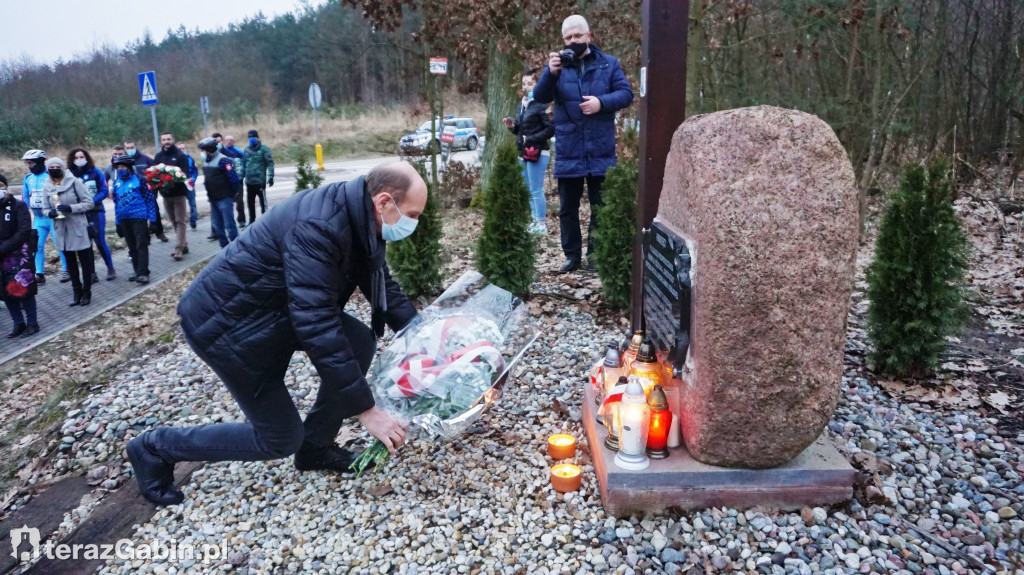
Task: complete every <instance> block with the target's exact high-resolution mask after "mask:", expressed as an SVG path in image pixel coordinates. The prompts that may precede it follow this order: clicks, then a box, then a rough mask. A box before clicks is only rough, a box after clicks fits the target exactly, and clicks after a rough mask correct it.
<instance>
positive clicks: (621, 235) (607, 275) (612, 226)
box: [593, 130, 640, 309]
mask: <svg viewBox="0 0 1024 575" xmlns="http://www.w3.org/2000/svg"><path fill="white" fill-rule="evenodd" d="M621 143H622V144H623V145H622V148H624V149H625V150H626V151H630V152H633V153H620V154H619V158H620V159H619V163H618V164H617V165H616V166H615V167H614V168H612V169H610V170H608V172H607V173H606V174H605V179H604V185H603V186H602V187H601V197H602V199H603V200H604V207H603V208H600V209H598V212H597V229H596V230H594V237H595V241H594V256H593V260H594V264H595V265H596V267H597V275H598V276H599V277H600V278H601V293H603V294H604V299H605V301H606V302H608V304H609V305H611V306H612V307H617V308H620V309H624V308H626V307H628V306H629V291H630V289H629V288H630V284H631V279H632V265H633V243H634V242H635V238H636V195H637V187H638V184H639V173H640V171H639V164H638V163H637V159H636V153H635V149H634V148H635V147H636V131H635V130H631V131H629V132H627V133H626V134H624V135H623V138H622V142H621ZM594 209H597V208H596V206H595V208H594Z"/></svg>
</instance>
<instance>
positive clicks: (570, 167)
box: [533, 14, 633, 273]
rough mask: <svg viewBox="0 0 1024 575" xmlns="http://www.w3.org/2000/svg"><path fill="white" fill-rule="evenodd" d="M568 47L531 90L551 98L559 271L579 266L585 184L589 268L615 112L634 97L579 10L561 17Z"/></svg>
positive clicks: (611, 157)
mask: <svg viewBox="0 0 1024 575" xmlns="http://www.w3.org/2000/svg"><path fill="white" fill-rule="evenodd" d="M562 40H563V41H564V42H565V46H566V49H565V50H563V51H561V52H552V53H551V54H549V55H548V65H547V66H546V67H545V68H544V72H543V73H542V74H541V76H540V80H538V81H537V85H536V87H534V89H533V98H534V100H536V101H537V102H539V103H541V104H546V103H548V102H554V116H555V117H554V120H555V179H557V180H558V198H559V203H560V204H561V207H560V209H559V213H558V219H559V223H560V224H561V229H562V232H561V240H562V252H563V253H565V264H564V265H562V268H561V270H560V271H561V272H562V273H567V272H571V271H575V270H577V269H579V268H580V263H581V261H582V255H583V254H582V251H583V235H582V233H581V231H580V200H581V199H582V197H583V185H584V183H586V187H587V199H588V200H589V201H590V206H591V210H590V225H589V227H588V228H587V229H588V238H587V257H588V261H587V267H586V269H587V270H588V271H594V268H593V265H592V264H591V262H590V261H589V257H590V254H592V253H593V251H594V240H593V231H594V229H595V228H597V213H596V209H595V207H597V206H603V205H604V202H602V201H601V184H602V182H604V174H605V172H606V171H607V170H608V168H610V167H612V166H614V165H615V162H616V158H615V112H617V111H619V110H621V109H623V108H625V107H626V106H628V105H629V104H630V102H632V101H633V89H632V88H631V87H630V85H629V80H627V79H626V75H625V74H624V73H623V72H622V66H621V65H620V64H619V60H618V59H617V58H615V57H614V56H610V55H608V54H605V53H604V52H602V51H601V50H599V49H598V48H597V46H594V45H593V44H591V40H592V37H591V34H590V27H589V26H588V25H587V20H586V19H585V18H584V17H583V16H580V15H578V14H574V15H572V16H569V17H568V18H566V19H565V21H564V22H562Z"/></svg>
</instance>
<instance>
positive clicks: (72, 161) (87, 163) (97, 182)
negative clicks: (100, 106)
mask: <svg viewBox="0 0 1024 575" xmlns="http://www.w3.org/2000/svg"><path fill="white" fill-rule="evenodd" d="M68 165H69V166H71V173H72V174H74V176H75V177H76V178H78V179H79V180H82V183H84V184H85V187H86V189H88V190H89V193H91V194H92V203H93V208H92V210H90V211H89V212H88V213H87V214H85V215H86V217H87V218H88V219H89V226H90V227H92V229H93V230H94V232H95V234H94V236H93V238H92V239H93V241H94V242H96V249H97V250H99V252H100V255H101V256H103V262H104V263H106V264H107V281H110V280H113V279H115V278H117V273H116V272H115V271H114V260H113V258H111V257H110V246H108V245H107V234H106V231H107V212H106V211H105V210H104V209H103V200H105V199H106V198H107V196H108V195H109V193H110V192H109V190H108V189H107V179H106V178H105V177H104V176H103V172H102V171H100V169H99V168H97V167H96V164H94V163H93V161H92V156H91V155H89V152H87V151H86V150H85V148H72V149H71V151H70V152H68ZM95 275H96V274H95V273H94V274H93V276H94V277H93V278H92V281H93V283H96V282H98V281H99V278H98V277H95Z"/></svg>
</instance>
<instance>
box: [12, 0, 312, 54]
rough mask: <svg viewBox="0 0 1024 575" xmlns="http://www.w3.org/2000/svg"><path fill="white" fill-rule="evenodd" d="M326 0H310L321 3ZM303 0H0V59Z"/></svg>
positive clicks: (222, 23)
mask: <svg viewBox="0 0 1024 575" xmlns="http://www.w3.org/2000/svg"><path fill="white" fill-rule="evenodd" d="M323 2H324V0H310V4H313V5H319V4H322V3H323ZM301 4H302V2H301V0H170V1H167V0H158V1H154V0H128V1H120V2H119V1H117V0H114V1H100V0H42V1H39V2H38V3H36V1H33V0H0V60H12V59H20V58H21V56H22V55H23V54H27V55H28V56H30V57H31V58H32V59H33V60H34V61H35V62H37V63H40V64H49V63H52V62H54V61H55V60H57V59H58V58H63V59H64V60H70V59H72V58H73V57H75V56H82V55H85V54H88V53H89V52H92V51H93V49H94V48H99V47H101V46H103V45H111V46H114V47H116V48H118V49H121V48H124V47H125V45H126V44H128V43H129V42H131V41H133V40H136V39H138V38H141V37H142V35H143V34H144V33H145V31H146V30H147V29H148V30H149V33H150V34H151V36H152V38H153V41H154V42H159V41H160V40H162V39H164V38H165V37H166V36H167V30H168V29H169V28H170V29H177V28H178V26H180V25H182V24H184V25H185V27H186V28H188V29H189V30H194V29H195V28H196V27H198V28H199V29H200V30H203V31H206V30H215V29H217V28H225V27H227V25H228V24H230V23H232V22H240V21H241V20H242V19H244V18H245V17H246V16H254V15H256V14H257V13H259V12H261V11H262V12H263V13H264V14H266V15H267V16H268V17H273V16H275V15H280V14H285V13H288V12H291V11H293V10H295V8H296V7H297V6H299V5H301Z"/></svg>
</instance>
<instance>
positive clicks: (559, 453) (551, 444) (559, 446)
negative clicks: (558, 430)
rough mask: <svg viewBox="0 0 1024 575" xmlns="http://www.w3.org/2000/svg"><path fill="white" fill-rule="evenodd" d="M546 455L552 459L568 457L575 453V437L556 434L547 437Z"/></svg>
mask: <svg viewBox="0 0 1024 575" xmlns="http://www.w3.org/2000/svg"><path fill="white" fill-rule="evenodd" d="M548 455H550V456H551V458H552V459H569V458H570V457H573V456H575V455H576V438H575V437H573V436H571V435H565V434H558V435H552V436H551V437H549V438H548Z"/></svg>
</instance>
